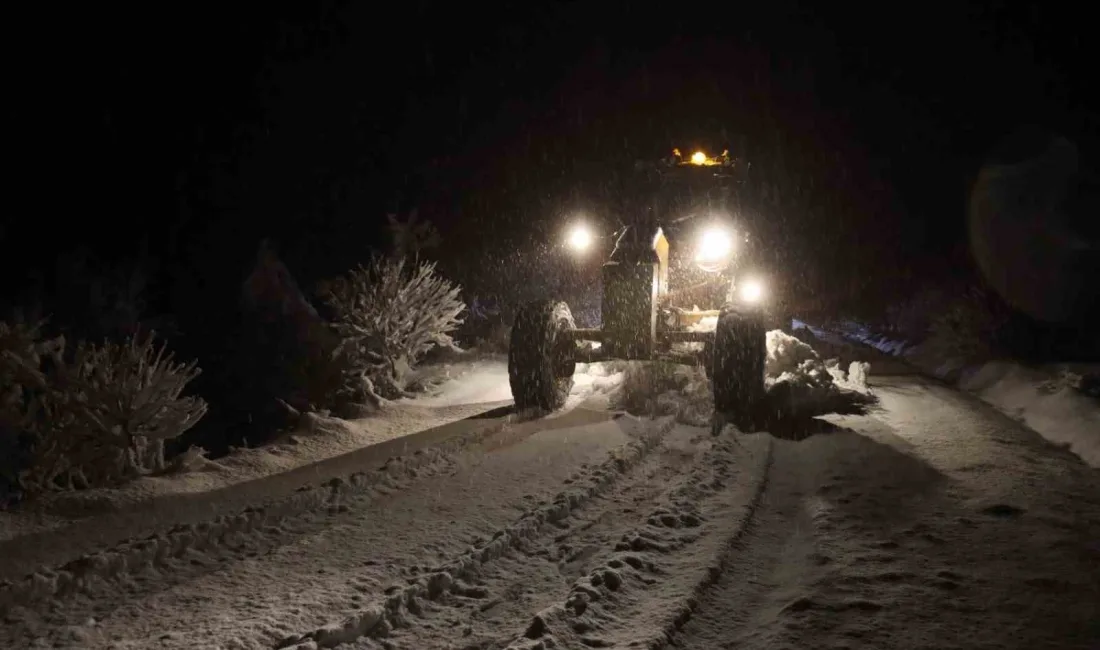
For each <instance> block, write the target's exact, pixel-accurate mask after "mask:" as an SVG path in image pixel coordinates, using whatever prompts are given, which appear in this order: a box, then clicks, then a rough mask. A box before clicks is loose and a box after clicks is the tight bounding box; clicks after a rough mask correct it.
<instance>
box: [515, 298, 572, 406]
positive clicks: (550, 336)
mask: <svg viewBox="0 0 1100 650" xmlns="http://www.w3.org/2000/svg"><path fill="white" fill-rule="evenodd" d="M575 327H576V326H575V325H574V322H573V314H572V313H571V312H570V311H569V306H568V305H566V304H565V303H564V302H556V301H540V302H535V303H531V304H528V305H524V306H523V307H522V308H520V310H519V312H518V313H517V314H516V320H515V323H514V325H513V326H512V340H511V343H510V345H509V348H508V382H509V383H510V384H511V386H512V398H513V399H514V400H515V402H516V408H517V409H520V410H526V409H532V408H536V409H541V410H545V411H554V410H557V409H560V408H561V407H562V406H564V405H565V400H566V398H567V397H569V391H570V390H572V389H573V372H574V371H575V370H576V366H577V351H576V342H575V341H574V340H573V330H574V329H575Z"/></svg>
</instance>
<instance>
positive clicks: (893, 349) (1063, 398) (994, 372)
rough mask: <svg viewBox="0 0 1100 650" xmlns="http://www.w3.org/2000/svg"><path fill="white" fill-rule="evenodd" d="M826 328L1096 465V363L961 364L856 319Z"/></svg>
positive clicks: (1099, 425) (1099, 457)
mask: <svg viewBox="0 0 1100 650" xmlns="http://www.w3.org/2000/svg"><path fill="white" fill-rule="evenodd" d="M830 329H833V330H835V331H836V332H837V333H838V334H840V335H842V336H843V337H845V338H846V339H848V340H851V341H856V342H859V343H863V344H864V345H868V346H871V347H873V348H875V349H877V350H879V351H881V352H884V353H887V354H891V355H894V356H897V357H901V358H904V359H905V360H906V361H908V362H909V363H911V364H912V365H914V366H916V367H917V368H919V369H920V370H922V371H923V372H926V373H928V374H929V375H932V376H934V377H937V378H939V379H943V380H945V381H949V382H951V383H954V384H955V385H957V386H958V387H959V388H961V389H963V390H965V391H967V392H969V393H971V394H973V395H975V396H977V397H978V398H980V399H981V400H983V401H985V402H986V403H988V404H990V405H992V406H993V407H995V408H997V409H998V410H1000V411H1001V412H1003V413H1005V414H1006V415H1008V416H1010V417H1012V418H1014V419H1016V420H1019V421H1020V422H1023V423H1024V424H1026V425H1027V426H1028V427H1030V428H1031V429H1032V430H1034V431H1036V432H1037V433H1039V434H1040V435H1041V436H1043V437H1044V438H1046V439H1047V440H1049V441H1051V442H1053V443H1055V444H1057V445H1063V446H1066V447H1068V448H1069V449H1070V450H1071V451H1073V453H1075V454H1077V455H1078V456H1079V457H1080V458H1081V459H1082V460H1084V461H1085V462H1086V463H1088V464H1089V465H1091V466H1092V467H1097V468H1100V396H1098V395H1097V394H1096V390H1095V388H1092V389H1090V388H1089V385H1090V381H1089V378H1095V377H1100V364H1073V363H1062V364H1048V365H1043V366H1038V367H1028V366H1025V365H1024V364H1022V363H1019V362H1016V361H1010V360H998V361H988V362H985V363H980V364H967V363H966V362H965V360H963V359H959V358H952V357H951V356H949V355H947V354H943V353H942V352H939V351H938V350H937V348H936V346H935V344H934V343H932V342H926V343H921V344H914V343H911V342H908V341H900V340H896V339H892V338H891V337H889V336H886V335H883V334H880V333H877V332H874V331H872V330H871V329H870V328H868V327H866V326H864V325H861V324H859V323H851V322H847V323H841V324H838V325H836V326H833V327H832V328H830ZM815 333H816V331H815ZM1092 381H1093V382H1095V379H1093V380H1092Z"/></svg>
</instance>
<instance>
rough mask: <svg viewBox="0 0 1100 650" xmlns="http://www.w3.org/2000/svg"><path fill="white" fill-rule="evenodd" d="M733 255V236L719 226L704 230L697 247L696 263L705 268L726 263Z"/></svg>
mask: <svg viewBox="0 0 1100 650" xmlns="http://www.w3.org/2000/svg"><path fill="white" fill-rule="evenodd" d="M732 253H733V234H732V233H731V232H730V231H729V230H727V229H725V228H721V227H718V226H713V227H710V228H707V229H705V230H703V232H702V233H700V235H699V241H698V243H697V244H696V247H695V261H696V262H697V263H698V264H699V266H701V267H703V268H707V267H711V266H714V265H715V264H720V263H722V262H725V261H726V260H727V259H728V258H729V257H730V255H731V254H732Z"/></svg>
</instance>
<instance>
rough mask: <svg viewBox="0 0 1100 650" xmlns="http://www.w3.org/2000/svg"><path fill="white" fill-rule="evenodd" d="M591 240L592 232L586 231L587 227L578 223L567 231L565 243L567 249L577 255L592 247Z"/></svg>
mask: <svg viewBox="0 0 1100 650" xmlns="http://www.w3.org/2000/svg"><path fill="white" fill-rule="evenodd" d="M592 239H593V237H592V231H591V230H589V229H588V226H586V225H584V224H582V223H579V224H577V225H575V226H573V227H572V228H571V229H570V230H569V235H568V236H567V237H566V240H565V241H566V243H567V244H568V245H569V248H572V249H573V250H575V251H577V252H578V253H583V252H584V251H586V250H588V249H589V247H591V246H592Z"/></svg>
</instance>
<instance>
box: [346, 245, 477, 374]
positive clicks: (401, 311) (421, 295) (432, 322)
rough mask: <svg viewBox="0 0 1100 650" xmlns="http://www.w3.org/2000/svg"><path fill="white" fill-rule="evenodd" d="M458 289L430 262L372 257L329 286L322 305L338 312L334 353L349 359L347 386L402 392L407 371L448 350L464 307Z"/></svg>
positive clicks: (459, 288)
mask: <svg viewBox="0 0 1100 650" xmlns="http://www.w3.org/2000/svg"><path fill="white" fill-rule="evenodd" d="M460 292H461V287H459V286H458V285H456V284H454V283H452V282H450V281H448V280H446V279H445V278H443V277H441V276H440V275H439V274H437V273H436V270H435V264H434V263H432V262H417V263H415V264H413V265H410V264H408V262H407V261H406V259H405V258H392V257H374V258H373V259H372V260H371V262H370V264H369V265H368V266H366V267H363V266H360V267H358V268H356V269H354V270H352V271H351V272H349V273H348V274H347V275H346V276H345V277H342V278H339V279H338V280H336V281H334V282H332V283H331V284H330V285H329V287H328V289H327V291H326V293H325V295H324V299H325V301H326V302H327V303H328V304H329V305H330V306H331V307H332V309H333V311H334V312H335V314H336V322H335V328H336V331H337V332H338V333H339V335H340V338H341V344H340V349H339V351H338V354H343V355H345V357H346V359H347V361H348V366H349V369H348V375H347V377H346V381H345V388H346V389H347V390H349V391H350V392H352V393H356V392H359V391H360V390H362V388H363V386H364V385H365V386H366V389H367V390H368V391H370V390H373V388H374V387H378V388H380V389H381V390H383V392H385V393H390V394H391V396H394V394H399V393H401V392H402V389H403V387H402V385H401V384H402V380H403V378H404V376H405V374H406V372H407V370H408V368H409V367H411V366H412V365H414V364H415V363H416V362H417V361H419V360H420V358H421V357H422V356H423V355H424V354H425V353H426V352H428V351H429V350H431V349H433V348H435V347H451V346H453V345H454V341H453V339H452V338H451V333H452V332H454V330H455V328H457V327H458V325H460V324H461V323H462V320H461V319H460V318H459V315H460V314H461V313H462V311H463V310H464V309H465V308H466V305H465V304H464V303H463V302H462V300H461V299H460V298H459V294H460Z"/></svg>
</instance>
